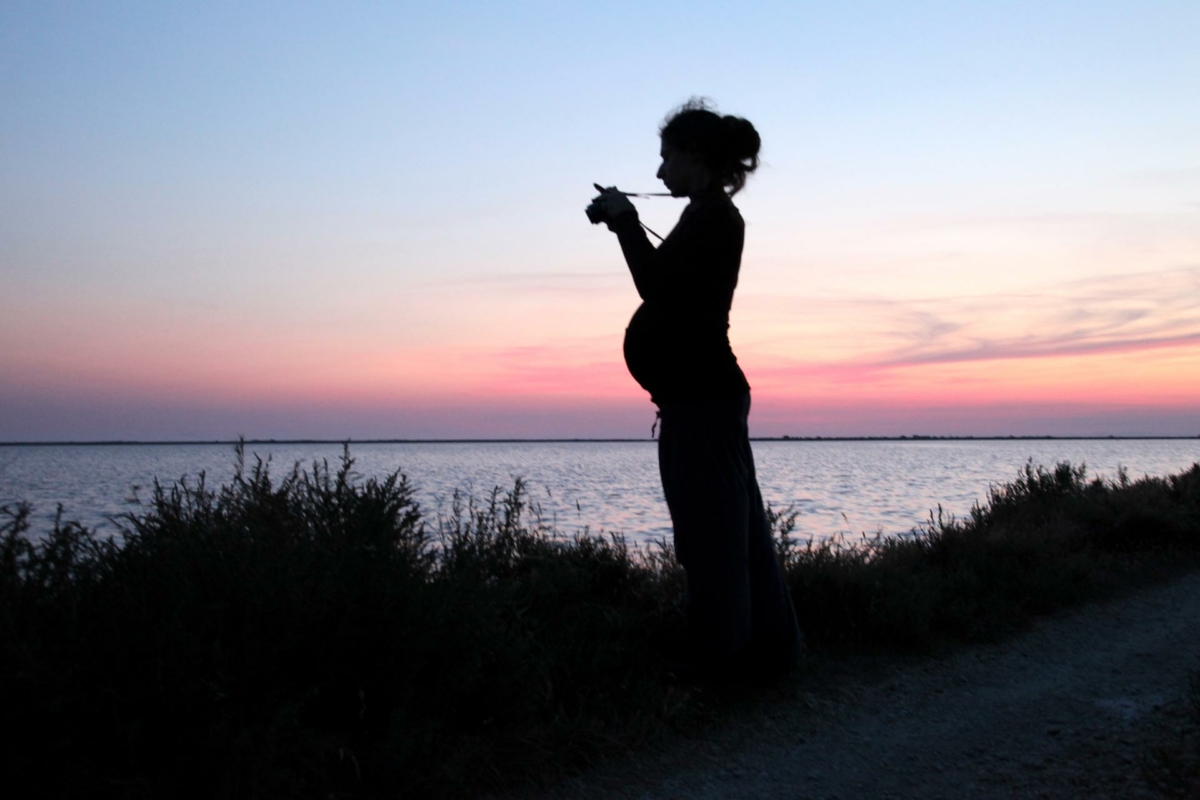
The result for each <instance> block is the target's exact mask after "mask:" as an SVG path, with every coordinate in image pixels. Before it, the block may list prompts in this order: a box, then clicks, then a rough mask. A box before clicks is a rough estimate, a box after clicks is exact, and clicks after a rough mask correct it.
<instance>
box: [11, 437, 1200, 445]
mask: <svg viewBox="0 0 1200 800" xmlns="http://www.w3.org/2000/svg"><path fill="white" fill-rule="evenodd" d="M1188 439H1200V434H1197V435H1192V436H1152V435H1144V436H1139V435H1117V434H1108V435H1096V436H1052V435H1040V436H1029V435H1021V436H1018V435H1011V434H1010V435H1007V436H1002V435H997V436H973V435H967V436H937V435H926V434H912V435H901V436H791V435H788V434H784V435H783V436H751V437H750V441H752V442H914V441H915V442H922V441H949V442H956V441H984V442H987V441H1010V440H1011V441H1091V440H1094V441H1100V440H1105V441H1106V440H1188ZM655 441H657V439H655V438H645V439H642V438H638V439H633V438H628V437H614V438H582V437H581V438H551V439H533V438H497V439H481V438H470V439H353V438H347V439H150V440H142V439H97V440H87V441H77V440H54V441H9V442H0V447H55V446H59V447H62V446H81V447H99V446H105V445H109V446H111V445H138V446H157V445H200V444H207V445H212V444H224V445H236V444H238V443H239V442H241V443H242V444H343V445H349V444H571V443H589V442H598V443H602V442H655Z"/></svg>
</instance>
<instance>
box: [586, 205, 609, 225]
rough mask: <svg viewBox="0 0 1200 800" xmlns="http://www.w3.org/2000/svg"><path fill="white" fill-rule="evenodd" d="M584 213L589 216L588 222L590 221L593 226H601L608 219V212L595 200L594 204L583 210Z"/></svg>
mask: <svg viewBox="0 0 1200 800" xmlns="http://www.w3.org/2000/svg"><path fill="white" fill-rule="evenodd" d="M583 213H585V214H587V218H588V221H590V222H591V223H592V224H593V225H599V224H600V223H601V222H604V221H606V220H607V219H608V212H607V211H605V210H604V209H603V208H601V207H600V204H599V203H597V202H596V201H595V200H593V201H592V204H591V205H589V206H588V207H587V208H585V209H584V210H583Z"/></svg>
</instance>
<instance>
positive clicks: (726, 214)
mask: <svg viewBox="0 0 1200 800" xmlns="http://www.w3.org/2000/svg"><path fill="white" fill-rule="evenodd" d="M611 227H612V229H613V230H614V231H616V233H617V238H618V240H619V241H620V243H621V250H622V252H623V253H624V254H625V261H626V262H627V263H628V264H629V271H630V273H631V274H632V275H633V283H634V285H635V286H636V287H637V291H638V294H639V295H641V297H642V304H641V306H640V307H639V308H638V310H637V311H636V312H635V313H634V315H633V318H632V319H631V320H630V321H629V326H628V327H627V328H626V329H625V364H626V366H628V367H629V372H630V374H632V375H633V377H634V379H635V380H636V381H637V382H638V383H639V384H641V386H642V388H643V389H645V390H646V391H648V392H649V393H650V399H651V400H653V401H654V402H655V403H656V404H657V405H658V406H660V407H662V406H663V405H664V404H678V403H686V404H696V403H704V402H706V401H712V400H719V399H723V398H728V397H733V396H737V395H741V394H744V393H746V392H748V391H749V390H750V385H749V384H748V383H747V382H746V376H745V375H744V374H743V373H742V370H741V367H739V366H738V363H737V358H736V357H735V356H734V354H733V349H732V348H731V347H730V346H729V307H730V305H731V304H732V303H733V290H734V288H735V287H736V286H737V279H738V268H739V267H740V265H741V260H742V243H743V241H744V239H745V223H744V222H743V221H742V215H741V214H740V213H739V212H738V210H737V208H736V207H735V206H734V205H733V202H732V201H731V200H730V199H729V196H728V195H726V194H725V192H724V191H716V192H713V193H711V194H708V195H705V196H702V197H699V198H695V199H693V201H692V202H691V203H690V204H689V205H688V207H687V208H686V209H684V212H683V214H682V215H681V216H680V218H679V222H678V224H676V226H675V228H674V230H672V231H671V233H670V235H668V236H667V238H666V240H665V241H664V242H663V243H662V244H660V245H659V246H658V247H657V248H656V247H655V246H654V245H652V244H651V243H650V240H649V239H648V238H646V233H645V231H643V230H642V228H641V226H640V225H639V224H638V221H637V217H636V215H634V214H627V215H623V216H620V217H617V218H616V219H615V220H613V222H612V225H611Z"/></svg>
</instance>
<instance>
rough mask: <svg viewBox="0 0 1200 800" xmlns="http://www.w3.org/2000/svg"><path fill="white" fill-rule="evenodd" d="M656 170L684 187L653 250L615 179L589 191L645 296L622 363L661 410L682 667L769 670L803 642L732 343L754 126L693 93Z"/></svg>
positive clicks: (794, 655)
mask: <svg viewBox="0 0 1200 800" xmlns="http://www.w3.org/2000/svg"><path fill="white" fill-rule="evenodd" d="M660 136H661V139H662V152H661V154H662V166H660V167H659V169H658V177H659V179H660V180H662V182H663V183H664V184H666V187H667V189H669V190H670V192H671V194H672V196H674V197H687V198H688V199H689V200H690V201H691V202H689V203H688V206H687V208H685V209H684V211H683V214H682V215H681V216H680V218H679V222H678V223H677V224H676V226H675V228H674V229H673V230H672V231H671V233H670V235H669V236H667V238H666V240H665V241H663V242H662V244H661V245H659V246H658V247H657V248H656V247H655V246H654V245H653V244H651V243H650V240H649V239H648V238H647V237H646V233H645V232H644V231H643V230H642V227H641V225H640V222H639V220H638V216H637V210H636V209H635V208H634V206H633V204H632V203H631V202H629V199H628V198H627V197H625V196H624V195H622V194H620V193H619V192H618V191H617V190H616V189H615V188H610V189H607V190H605V191H604V192H603V193H602V194H601V195H600V197H599V198H597V200H596V202H597V203H598V204H599V206H600V208H601V209H602V210H603V211H604V212H605V221H606V222H607V223H608V226H609V229H610V230H612V231H613V232H615V233H616V234H617V238H618V240H619V241H620V243H621V250H622V252H623V253H624V255H625V260H626V262H627V263H628V264H629V271H630V273H632V275H633V282H634V285H635V286H636V287H637V291H638V294H639V295H641V298H642V305H641V306H640V307H639V308H638V310H637V312H636V313H635V314H634V315H633V318H632V319H631V320H630V321H629V327H628V328H626V330H625V363H626V365H627V366H628V367H629V371H630V373H631V374H632V375H633V377H634V378H635V379H636V380H637V382H638V383H639V384H641V386H642V388H644V389H645V390H646V391H648V392H649V393H650V398H651V400H653V401H654V403H655V404H656V405H657V406H658V408H659V418H660V420H661V425H662V428H661V430H660V433H659V439H658V464H659V471H660V474H661V475H662V483H663V493H664V494H665V495H666V499H667V507H668V508H669V509H670V512H671V521H672V523H673V524H674V527H675V551H676V554H677V555H678V558H679V562H680V563H681V564H682V565H683V567H684V570H685V571H686V574H687V602H686V607H687V628H688V629H687V639H686V645H685V647H684V649H683V651H682V652H681V653H680V654H679V655H678V657H677V658H676V659H675V660H674V661H673V664H672V669H674V670H675V671H678V672H685V671H695V672H698V673H709V674H724V673H729V672H735V671H736V672H743V671H749V672H777V671H781V670H784V669H787V668H788V667H790V666H792V665H793V664H794V663H795V662H796V661H797V660H798V659H799V657H800V651H801V649H802V647H803V644H802V638H801V634H800V630H799V627H798V626H797V624H796V616H795V611H794V610H793V608H792V603H791V599H790V597H789V595H788V590H787V585H786V583H785V582H784V578H783V574H782V570H781V569H780V566H779V560H778V557H777V555H776V552H775V548H774V543H773V541H772V539H771V531H770V526H769V524H768V522H767V516H766V512H765V509H764V508H763V500H762V495H761V494H760V493H759V488H758V481H757V479H756V477H755V474H754V457H753V455H752V453H751V451H750V442H749V439H748V430H747V417H748V415H749V412H750V385H749V384H748V383H747V382H746V377H745V376H744V375H743V374H742V370H741V368H740V367H739V366H738V363H737V358H735V357H734V355H733V350H732V349H731V348H730V346H729V335H728V331H729V308H730V305H731V303H732V302H733V290H734V288H735V287H736V286H737V279H738V267H739V266H740V264H741V258H742V242H743V238H744V233H745V224H744V223H743V222H742V217H741V214H740V213H739V212H738V210H737V208H736V207H735V206H734V205H733V202H732V200H731V199H730V197H731V195H734V194H736V193H737V192H738V191H739V190H740V189H741V188H742V186H743V185H744V184H745V182H746V176H747V175H748V174H749V173H751V172H753V171H754V170H755V169H756V168H757V166H758V151H759V145H760V142H759V137H758V132H757V131H756V130H755V129H754V126H753V125H751V124H750V122H749V121H748V120H745V119H741V118H739V117H733V116H720V115H719V114H716V113H714V112H713V111H711V110H710V109H709V107H708V106H707V105H706V104H705V103H704V102H703V101H699V100H692V101H690V102H689V103H687V104H686V105H684V106H682V107H681V108H679V109H678V110H676V111H675V112H674V113H672V114H671V115H670V116H669V117H668V118H667V120H666V121H665V122H664V123H663V125H662V129H661V132H660Z"/></svg>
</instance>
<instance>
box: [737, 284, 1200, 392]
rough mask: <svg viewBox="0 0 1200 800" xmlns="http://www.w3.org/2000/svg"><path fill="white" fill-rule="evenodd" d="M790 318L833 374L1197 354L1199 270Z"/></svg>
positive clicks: (838, 307) (817, 309)
mask: <svg viewBox="0 0 1200 800" xmlns="http://www.w3.org/2000/svg"><path fill="white" fill-rule="evenodd" d="M793 313H795V314H804V315H807V316H810V317H813V318H815V320H816V321H814V322H813V323H812V324H813V325H814V326H818V327H821V328H823V329H824V330H825V345H826V351H825V353H824V355H823V356H822V357H820V358H818V359H816V360H817V361H820V362H823V364H824V365H825V366H828V367H835V366H836V368H837V369H846V368H853V369H856V370H862V369H871V368H874V369H886V368H894V367H904V366H917V365H921V364H938V363H959V362H977V361H994V360H1001V359H1024V358H1045V357H1049V356H1062V355H1083V354H1092V353H1106V352H1112V353H1117V352H1122V353H1128V352H1136V351H1140V350H1154V349H1160V348H1164V347H1175V346H1188V345H1196V344H1200V266H1189V267H1181V268H1176V269H1170V270H1163V271H1159V272H1154V273H1136V274H1125V275H1109V276H1101V277H1096V278H1091V279H1084V280H1076V281H1072V282H1068V283H1062V284H1058V285H1048V286H1043V287H1037V288H1034V289H1031V290H1030V291H1027V292H1022V293H1019V294H999V295H988V296H961V297H952V298H938V299H936V300H933V299H930V300H921V299H916V300H893V299H886V298H878V297H870V296H861V297H842V298H839V299H838V300H837V301H835V302H831V303H824V304H818V303H817V302H815V301H812V300H808V301H803V307H799V308H796V307H794V309H793ZM839 341H843V342H853V343H854V347H853V349H854V350H855V352H854V353H852V354H846V353H844V352H842V351H841V350H840V349H839V348H837V347H836V346H831V343H833V344H836V343H837V342H839ZM791 345H792V346H794V347H795V348H796V350H797V351H798V352H806V351H807V352H811V350H812V343H811V341H805V342H798V341H793V342H791ZM752 347H753V349H754V350H757V351H760V352H763V354H764V355H766V354H767V353H770V354H771V355H773V356H776V357H784V358H785V360H786V354H787V350H788V349H789V343H788V337H787V336H781V337H778V338H770V339H761V340H758V341H756V342H754V344H753V345H752ZM843 356H848V357H843ZM797 360H805V359H797ZM807 360H812V359H807ZM809 366H810V367H812V366H815V365H812V364H810V365H809Z"/></svg>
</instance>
